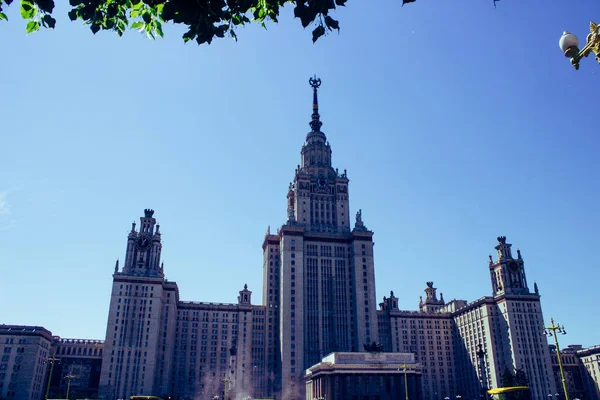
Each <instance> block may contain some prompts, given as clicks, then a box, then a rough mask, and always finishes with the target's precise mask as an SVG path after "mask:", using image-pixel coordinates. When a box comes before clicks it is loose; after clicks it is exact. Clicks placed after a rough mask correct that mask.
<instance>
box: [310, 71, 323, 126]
mask: <svg viewBox="0 0 600 400" xmlns="http://www.w3.org/2000/svg"><path fill="white" fill-rule="evenodd" d="M308 83H309V84H310V86H311V87H312V88H313V113H312V121H310V124H309V125H310V127H311V129H312V131H313V132H318V131H319V130H320V129H321V125H323V123H322V122H321V120H320V118H321V116H320V115H319V100H318V98H317V89H318V88H319V86H321V79H319V78H317V75H315V76H314V77H312V78H310V79H309V80H308Z"/></svg>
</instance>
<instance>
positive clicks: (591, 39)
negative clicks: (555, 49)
mask: <svg viewBox="0 0 600 400" xmlns="http://www.w3.org/2000/svg"><path fill="white" fill-rule="evenodd" d="M558 45H559V46H560V49H561V50H562V51H563V53H565V56H566V57H568V58H570V59H571V64H573V66H574V67H575V69H579V61H581V59H582V58H583V57H587V56H589V55H590V53H594V54H595V55H596V60H597V61H598V62H599V63H600V25H596V23H595V22H590V33H589V34H588V35H587V38H586V43H585V46H583V49H581V50H579V39H577V36H575V35H574V34H572V33H569V32H567V31H565V32H563V35H562V36H561V38H560V40H559V41H558Z"/></svg>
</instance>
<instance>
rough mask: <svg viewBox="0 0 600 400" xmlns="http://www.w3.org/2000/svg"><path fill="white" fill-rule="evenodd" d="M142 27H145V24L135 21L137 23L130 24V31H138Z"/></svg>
mask: <svg viewBox="0 0 600 400" xmlns="http://www.w3.org/2000/svg"><path fill="white" fill-rule="evenodd" d="M144 25H146V24H144V23H143V22H142V21H137V22H134V23H133V24H131V29H140V28H143V27H144Z"/></svg>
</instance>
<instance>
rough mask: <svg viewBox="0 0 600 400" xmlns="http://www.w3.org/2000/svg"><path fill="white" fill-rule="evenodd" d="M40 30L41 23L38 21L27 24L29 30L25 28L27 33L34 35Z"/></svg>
mask: <svg viewBox="0 0 600 400" xmlns="http://www.w3.org/2000/svg"><path fill="white" fill-rule="evenodd" d="M39 29H40V23H39V22H37V21H29V22H28V23H27V28H25V31H26V32H27V33H33V32H36V31H37V30H39Z"/></svg>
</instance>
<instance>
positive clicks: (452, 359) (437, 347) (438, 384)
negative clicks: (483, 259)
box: [378, 237, 555, 400]
mask: <svg viewBox="0 0 600 400" xmlns="http://www.w3.org/2000/svg"><path fill="white" fill-rule="evenodd" d="M510 247H511V245H510V244H507V243H506V238H505V237H499V238H498V245H497V246H496V250H497V252H498V258H497V260H496V261H494V260H493V259H492V256H490V262H489V269H490V275H491V278H492V292H493V293H494V295H493V296H487V297H482V298H480V299H478V300H476V301H473V302H471V303H467V302H466V301H465V300H452V301H450V302H449V303H445V302H444V299H443V296H441V295H440V299H438V298H437V289H436V288H434V287H433V282H427V288H426V289H425V293H426V298H425V301H423V299H422V298H421V301H420V302H419V311H401V310H399V309H398V306H397V304H398V299H397V298H396V297H395V296H394V294H393V292H392V293H391V295H390V297H389V298H386V297H384V299H383V302H382V303H380V311H379V312H378V313H379V318H378V319H379V325H380V332H381V339H382V343H383V344H384V345H385V347H386V349H387V350H388V351H404V352H407V351H410V352H414V353H415V354H416V356H417V360H418V361H419V362H421V363H423V365H424V367H425V368H424V369H423V380H422V384H423V398H424V399H428V400H435V399H439V398H445V397H450V398H454V397H455V396H457V395H461V396H462V397H463V398H472V397H473V398H477V397H479V396H480V395H481V394H482V390H483V388H496V387H499V386H500V385H501V375H502V373H503V372H504V370H505V369H508V370H509V371H511V372H513V373H514V371H515V370H516V369H520V370H523V371H524V372H525V373H526V374H527V376H528V378H529V379H530V384H531V393H532V396H533V397H534V398H536V399H541V398H545V396H546V394H547V393H554V390H555V384H554V379H552V367H551V361H550V355H549V352H548V344H547V341H546V337H545V336H544V335H543V315H542V309H541V304H540V296H539V293H537V287H536V290H535V291H534V292H533V293H532V292H530V291H529V289H528V286H527V280H526V275H525V270H524V261H523V258H522V257H521V253H520V251H519V252H518V257H517V258H516V259H515V258H513V257H512V253H511V251H510ZM480 346H481V347H480ZM480 348H481V351H482V353H481V354H480V355H478V350H479V349H480ZM481 357H482V358H481Z"/></svg>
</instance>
